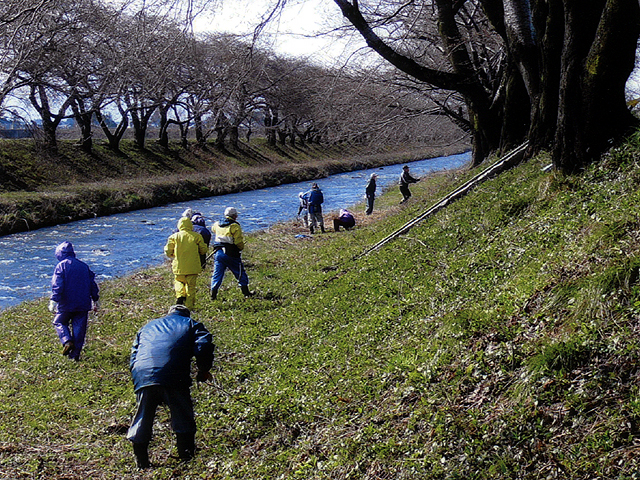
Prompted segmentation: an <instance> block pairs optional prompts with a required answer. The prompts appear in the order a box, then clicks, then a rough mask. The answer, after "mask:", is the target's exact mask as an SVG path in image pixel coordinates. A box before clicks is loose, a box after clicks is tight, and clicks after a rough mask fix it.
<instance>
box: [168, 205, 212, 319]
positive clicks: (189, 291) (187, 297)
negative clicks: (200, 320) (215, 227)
mask: <svg viewBox="0 0 640 480" xmlns="http://www.w3.org/2000/svg"><path fill="white" fill-rule="evenodd" d="M207 250H208V247H207V244H206V243H204V240H203V238H202V235H200V234H199V233H197V232H194V231H193V223H191V219H190V218H188V217H182V218H181V219H180V220H178V231H177V232H176V233H174V234H173V235H171V236H170V237H169V239H168V240H167V244H166V245H165V246H164V253H165V255H166V256H167V257H169V258H171V259H173V262H172V270H173V275H174V276H175V280H174V288H175V291H176V298H177V300H176V304H178V305H184V306H186V307H187V308H188V309H189V310H193V309H194V307H195V305H196V280H197V279H198V274H199V273H200V272H201V271H202V263H201V261H200V255H206V253H207Z"/></svg>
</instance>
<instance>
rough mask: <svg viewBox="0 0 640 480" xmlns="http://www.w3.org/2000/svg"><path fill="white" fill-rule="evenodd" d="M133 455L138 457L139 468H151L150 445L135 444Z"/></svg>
mask: <svg viewBox="0 0 640 480" xmlns="http://www.w3.org/2000/svg"><path fill="white" fill-rule="evenodd" d="M132 445H133V454H134V455H135V456H136V465H137V466H138V468H149V467H151V463H150V462H149V450H148V449H149V444H148V443H133V444H132Z"/></svg>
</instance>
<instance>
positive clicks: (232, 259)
mask: <svg viewBox="0 0 640 480" xmlns="http://www.w3.org/2000/svg"><path fill="white" fill-rule="evenodd" d="M237 218H238V211H237V210H236V209H235V208H233V207H228V208H227V209H226V210H225V211H224V219H222V220H221V221H219V222H216V223H214V224H213V234H214V236H215V237H214V240H213V251H214V252H215V253H214V255H213V274H212V276H211V300H215V299H216V298H217V297H218V290H219V289H220V285H222V280H223V279H224V272H225V271H226V270H227V268H228V269H229V270H231V273H233V275H234V277H236V280H238V285H239V286H240V289H241V290H242V294H243V295H244V296H245V297H249V296H251V292H249V277H247V272H246V271H245V269H244V265H243V264H242V258H241V257H240V252H241V251H242V250H243V249H244V236H243V235H242V228H241V227H240V224H239V223H238V222H237V220H236V219H237Z"/></svg>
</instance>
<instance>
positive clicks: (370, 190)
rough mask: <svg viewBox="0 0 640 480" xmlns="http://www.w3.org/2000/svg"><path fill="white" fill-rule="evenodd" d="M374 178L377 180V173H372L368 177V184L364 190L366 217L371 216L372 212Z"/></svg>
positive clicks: (374, 194) (374, 189)
mask: <svg viewBox="0 0 640 480" xmlns="http://www.w3.org/2000/svg"><path fill="white" fill-rule="evenodd" d="M376 178H378V174H377V173H372V174H371V176H370V177H369V183H367V187H366V188H365V190H364V193H365V195H366V196H367V211H366V212H365V213H366V214H367V215H371V213H372V212H373V202H374V200H375V198H376V188H377V186H376Z"/></svg>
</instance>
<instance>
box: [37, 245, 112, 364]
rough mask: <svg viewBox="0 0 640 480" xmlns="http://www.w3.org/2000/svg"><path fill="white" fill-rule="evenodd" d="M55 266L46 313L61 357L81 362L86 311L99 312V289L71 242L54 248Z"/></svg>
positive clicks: (86, 318)
mask: <svg viewBox="0 0 640 480" xmlns="http://www.w3.org/2000/svg"><path fill="white" fill-rule="evenodd" d="M56 258H57V259H58V264H57V265H56V268H55V269H54V270H53V278H52V279H51V297H50V300H49V310H50V311H51V312H52V313H55V314H56V315H55V316H54V317H53V328H55V331H56V333H57V334H58V338H59V339H60V343H62V354H63V355H65V356H69V358H70V359H72V360H75V361H78V360H80V352H81V351H82V347H83V346H84V339H85V335H86V333H87V320H88V316H89V311H90V310H93V311H94V312H95V311H97V310H98V300H99V298H100V297H99V289H98V285H97V284H96V280H95V274H94V273H93V272H92V271H91V269H90V268H89V267H88V266H87V264H86V263H84V262H82V261H80V260H78V259H77V258H76V254H75V252H74V251H73V245H71V242H62V243H61V244H60V245H58V246H57V247H56Z"/></svg>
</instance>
